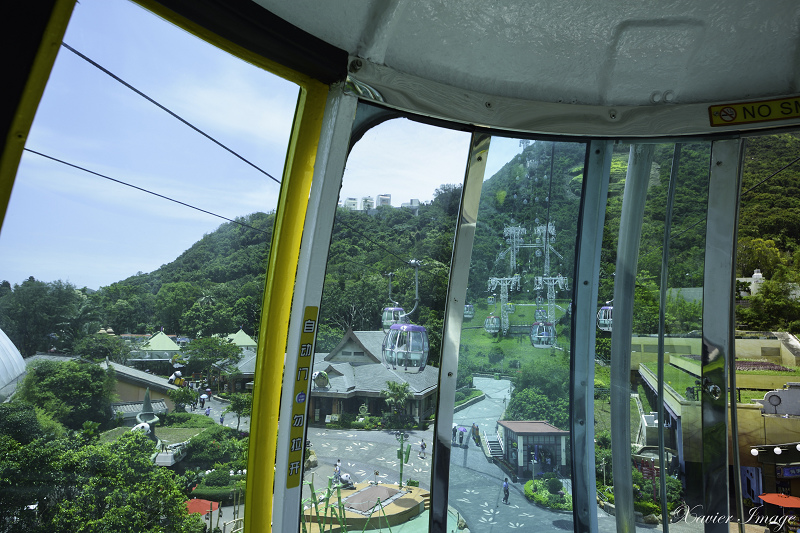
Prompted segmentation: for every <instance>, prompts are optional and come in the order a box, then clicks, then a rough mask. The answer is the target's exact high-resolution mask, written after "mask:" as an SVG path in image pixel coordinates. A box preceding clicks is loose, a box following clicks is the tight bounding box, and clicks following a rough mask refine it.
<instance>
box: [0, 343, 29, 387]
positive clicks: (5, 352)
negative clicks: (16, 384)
mask: <svg viewBox="0 0 800 533" xmlns="http://www.w3.org/2000/svg"><path fill="white" fill-rule="evenodd" d="M24 373H25V360H24V359H23V358H22V354H21V353H19V350H17V347H16V346H14V343H13V342H11V339H9V338H8V335H6V334H5V332H4V331H3V330H2V329H0V389H2V388H3V387H5V386H6V385H8V384H9V383H11V382H13V381H14V380H16V379H17V378H18V377H20V376H21V375H22V374H24Z"/></svg>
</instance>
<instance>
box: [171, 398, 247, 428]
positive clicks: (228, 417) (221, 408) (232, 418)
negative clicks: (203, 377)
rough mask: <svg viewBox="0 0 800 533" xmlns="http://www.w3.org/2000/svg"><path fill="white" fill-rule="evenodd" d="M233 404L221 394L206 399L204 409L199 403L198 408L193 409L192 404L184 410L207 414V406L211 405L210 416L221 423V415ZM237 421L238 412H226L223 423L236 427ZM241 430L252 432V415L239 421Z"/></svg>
mask: <svg viewBox="0 0 800 533" xmlns="http://www.w3.org/2000/svg"><path fill="white" fill-rule="evenodd" d="M230 404H231V402H229V401H228V400H225V399H224V398H221V397H219V396H212V397H211V398H209V399H208V400H206V403H205V407H203V408H202V409H201V408H200V404H197V408H196V409H192V406H191V405H187V406H186V407H185V408H184V410H185V411H186V412H187V413H193V414H196V415H202V414H205V411H206V408H207V407H210V408H211V411H210V412H209V414H208V416H209V418H211V419H213V420H214V421H215V422H216V423H217V424H219V423H220V416H221V415H222V414H223V413H224V412H225V409H227V408H228V406H229V405H230ZM236 423H237V416H236V413H234V412H232V411H230V412H227V413H225V417H224V421H223V423H222V425H224V426H225V427H229V428H232V429H236ZM239 431H244V432H246V433H249V432H250V417H249V416H243V417H242V418H241V421H240V422H239Z"/></svg>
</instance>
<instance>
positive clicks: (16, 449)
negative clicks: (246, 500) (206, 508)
mask: <svg viewBox="0 0 800 533" xmlns="http://www.w3.org/2000/svg"><path fill="white" fill-rule="evenodd" d="M5 442H6V444H5V445H3V444H2V441H0V449H2V448H5V449H2V451H3V452H4V453H0V493H3V494H5V495H8V498H5V497H4V501H3V505H2V506H0V529H2V530H4V531H7V530H10V529H9V528H10V527H12V524H13V527H14V528H15V530H19V531H48V532H53V533H61V532H63V533H67V532H70V533H71V532H90V531H126V532H127V531H130V532H134V531H146V532H151V533H156V532H165V533H167V532H169V533H172V532H176V533H177V532H183V531H186V529H185V528H186V527H187V526H188V525H189V524H190V523H192V522H194V520H191V519H190V518H189V516H188V512H187V509H186V504H185V503H184V501H185V499H186V498H185V496H184V495H183V493H182V491H181V490H180V488H179V485H178V483H177V482H176V478H175V474H174V473H173V472H171V471H170V470H169V469H166V468H161V467H159V466H156V465H155V464H154V463H153V462H152V461H151V459H150V456H151V455H152V453H153V452H154V451H155V443H153V442H152V441H150V440H149V439H148V438H147V437H146V436H145V435H143V434H142V433H140V432H129V433H125V434H123V435H122V436H121V437H120V438H119V439H118V440H116V441H114V442H111V443H105V444H99V443H98V444H89V445H82V442H81V441H80V440H79V439H57V440H55V441H51V442H46V443H42V442H41V441H36V442H33V443H31V444H28V445H26V446H20V445H16V446H15V445H13V444H11V445H9V444H8V443H7V441H5ZM31 504H35V505H36V508H35V511H32V510H30V508H29V507H28V506H30V505H31Z"/></svg>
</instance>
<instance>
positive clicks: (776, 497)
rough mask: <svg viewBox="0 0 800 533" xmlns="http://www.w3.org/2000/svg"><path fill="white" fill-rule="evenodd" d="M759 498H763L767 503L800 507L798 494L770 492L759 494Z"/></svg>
mask: <svg viewBox="0 0 800 533" xmlns="http://www.w3.org/2000/svg"><path fill="white" fill-rule="evenodd" d="M759 498H761V499H762V500H764V501H765V502H767V503H771V504H773V505H778V506H780V507H791V508H797V509H800V498H798V497H797V496H789V495H788V494H780V493H777V492H771V493H769V494H762V495H761V496H759Z"/></svg>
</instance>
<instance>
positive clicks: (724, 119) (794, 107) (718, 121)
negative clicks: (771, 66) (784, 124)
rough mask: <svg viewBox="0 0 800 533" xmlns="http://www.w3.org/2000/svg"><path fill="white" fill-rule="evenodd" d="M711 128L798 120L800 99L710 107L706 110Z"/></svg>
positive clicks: (799, 116) (780, 99) (781, 99)
mask: <svg viewBox="0 0 800 533" xmlns="http://www.w3.org/2000/svg"><path fill="white" fill-rule="evenodd" d="M708 118H709V119H710V121H711V126H735V125H738V124H752V123H754V122H769V121H772V120H786V119H792V118H795V119H796V118H800V98H798V97H795V98H779V99H776V100H762V101H760V102H738V103H733V104H720V105H712V106H709V108H708Z"/></svg>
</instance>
